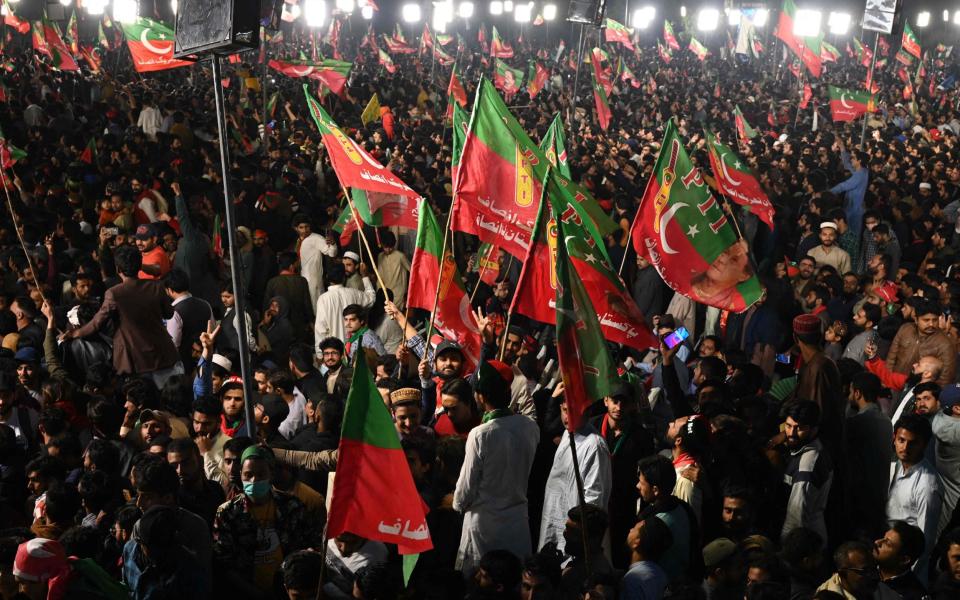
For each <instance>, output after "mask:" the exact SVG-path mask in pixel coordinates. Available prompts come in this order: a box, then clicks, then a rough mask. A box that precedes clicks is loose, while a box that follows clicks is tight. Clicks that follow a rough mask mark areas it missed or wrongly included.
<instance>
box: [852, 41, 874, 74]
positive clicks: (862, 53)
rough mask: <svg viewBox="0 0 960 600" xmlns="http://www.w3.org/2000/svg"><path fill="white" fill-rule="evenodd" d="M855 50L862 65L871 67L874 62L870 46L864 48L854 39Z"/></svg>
mask: <svg viewBox="0 0 960 600" xmlns="http://www.w3.org/2000/svg"><path fill="white" fill-rule="evenodd" d="M853 50H854V52H856V54H857V60H859V61H860V64H861V65H863V66H865V67H869V66H870V63H871V62H872V61H873V50H871V49H870V46H864V45H863V44H862V43H861V42H860V40H858V39H857V38H853Z"/></svg>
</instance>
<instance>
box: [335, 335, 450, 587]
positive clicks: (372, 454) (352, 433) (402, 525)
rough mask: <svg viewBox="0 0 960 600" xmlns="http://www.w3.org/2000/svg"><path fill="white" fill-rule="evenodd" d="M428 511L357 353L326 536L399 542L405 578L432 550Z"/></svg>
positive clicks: (367, 368) (392, 425) (389, 419)
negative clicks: (422, 555)
mask: <svg viewBox="0 0 960 600" xmlns="http://www.w3.org/2000/svg"><path fill="white" fill-rule="evenodd" d="M427 510H428V509H427V508H426V505H425V504H424V502H423V500H421V498H420V494H419V493H418V492H417V487H416V485H415V484H414V482H413V475H412V474H411V473H410V466H409V465H408V464H407V456H406V454H405V453H404V451H403V448H402V447H401V446H400V436H399V435H398V434H397V429H396V427H395V426H394V424H393V419H392V417H391V416H390V412H389V411H388V410H387V407H386V405H385V404H384V403H383V399H382V397H381V396H380V392H378V391H377V386H376V384H375V383H374V381H373V375H372V374H371V373H370V367H369V366H367V361H366V357H365V356H364V354H363V352H357V356H356V359H355V360H354V363H353V379H352V380H351V381H350V393H349V394H347V402H346V405H345V407H344V412H343V425H342V426H341V428H340V445H339V447H338V452H337V477H336V478H335V479H334V481H333V490H332V491H331V497H330V512H329V513H328V514H327V531H326V534H327V537H328V538H335V537H337V536H338V535H340V534H342V533H347V532H349V533H352V534H355V535H357V536H360V537H362V538H366V539H369V540H377V541H380V542H384V543H387V544H396V546H397V550H398V551H399V553H400V554H401V555H403V556H404V560H403V563H404V567H403V571H404V580H405V581H406V580H409V577H410V573H411V572H412V570H413V566H414V565H415V564H416V557H417V555H419V554H420V553H421V552H426V551H427V550H430V549H432V548H433V541H432V540H431V539H430V529H429V527H427ZM324 543H326V540H324ZM408 557H410V558H409V559H408Z"/></svg>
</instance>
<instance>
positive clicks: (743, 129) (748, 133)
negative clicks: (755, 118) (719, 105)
mask: <svg viewBox="0 0 960 600" xmlns="http://www.w3.org/2000/svg"><path fill="white" fill-rule="evenodd" d="M733 121H734V124H736V126H737V136H738V137H739V138H740V141H741V142H742V141H744V140H752V139H753V138H755V137H757V135H758V132H757V130H756V129H754V128H753V127H751V126H750V123H747V119H746V117H744V116H743V111H741V110H740V107H739V106H734V107H733Z"/></svg>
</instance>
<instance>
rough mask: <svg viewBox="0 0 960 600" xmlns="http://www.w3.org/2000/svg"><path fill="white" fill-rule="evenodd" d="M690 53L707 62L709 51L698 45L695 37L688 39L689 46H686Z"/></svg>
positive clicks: (698, 42)
mask: <svg viewBox="0 0 960 600" xmlns="http://www.w3.org/2000/svg"><path fill="white" fill-rule="evenodd" d="M688 48H689V49H690V51H691V52H693V53H694V54H696V55H697V58H699V59H700V60H707V55H708V54H710V50H708V49H707V47H706V46H704V45H703V44H701V43H700V41H699V40H697V38H695V37H691V38H690V45H689V46H688Z"/></svg>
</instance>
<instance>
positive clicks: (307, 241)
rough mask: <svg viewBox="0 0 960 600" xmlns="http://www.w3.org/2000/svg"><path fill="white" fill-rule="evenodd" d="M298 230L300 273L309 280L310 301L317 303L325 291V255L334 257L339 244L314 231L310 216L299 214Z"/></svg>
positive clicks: (295, 222)
mask: <svg viewBox="0 0 960 600" xmlns="http://www.w3.org/2000/svg"><path fill="white" fill-rule="evenodd" d="M293 224H294V228H295V229H296V230H297V236H298V237H299V240H298V241H297V253H298V254H299V256H300V275H302V276H303V278H304V279H306V280H307V287H308V288H309V289H310V301H311V302H312V303H313V306H316V305H317V298H319V297H320V294H322V293H323V292H324V290H325V289H326V286H324V284H323V257H324V256H329V257H330V258H333V257H335V256H336V255H337V245H336V244H335V243H331V242H332V240H329V239H327V238H325V237H323V236H322V235H320V234H318V233H313V231H312V228H311V226H310V218H309V217H307V216H306V215H298V216H297V217H295V218H294V221H293Z"/></svg>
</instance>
